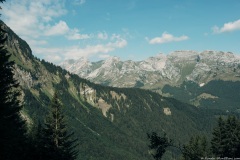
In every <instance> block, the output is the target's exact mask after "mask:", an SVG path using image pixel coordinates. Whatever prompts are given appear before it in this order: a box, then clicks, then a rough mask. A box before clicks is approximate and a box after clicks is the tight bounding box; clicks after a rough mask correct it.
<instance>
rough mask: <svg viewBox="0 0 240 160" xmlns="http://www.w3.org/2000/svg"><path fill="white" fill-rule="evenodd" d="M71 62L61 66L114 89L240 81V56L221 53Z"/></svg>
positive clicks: (187, 53) (172, 54)
mask: <svg viewBox="0 0 240 160" xmlns="http://www.w3.org/2000/svg"><path fill="white" fill-rule="evenodd" d="M68 62H69V61H64V62H62V63H61V64H60V66H61V67H63V68H65V69H66V70H68V71H70V72H71V73H74V74H77V75H79V76H80V77H83V78H86V79H88V80H90V81H92V82H95V83H99V84H103V85H109V86H114V87H136V86H137V84H139V83H140V84H141V87H143V88H156V87H160V88H163V86H164V85H165V84H170V85H180V84H181V83H182V82H184V81H194V82H196V83H198V84H199V85H200V84H203V83H204V84H206V83H208V82H209V81H211V80H217V79H220V80H233V81H240V78H239V77H240V56H238V55H235V54H233V53H231V52H222V51H210V50H206V51H203V52H196V51H189V50H187V51H175V52H172V53H171V54H169V55H165V54H158V55H156V56H154V57H149V58H147V59H146V60H142V61H132V60H127V61H121V60H120V58H118V57H110V58H108V59H106V60H102V61H98V62H90V61H88V60H87V59H86V58H84V61H83V60H82V58H80V59H79V60H71V63H68ZM106 82H108V83H107V84H106ZM123 82H125V83H124V84H123ZM155 86H156V87H155Z"/></svg>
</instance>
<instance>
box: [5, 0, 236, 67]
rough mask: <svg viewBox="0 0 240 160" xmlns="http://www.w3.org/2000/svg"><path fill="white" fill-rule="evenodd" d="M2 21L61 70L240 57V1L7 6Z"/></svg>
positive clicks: (49, 0) (72, 0) (39, 0)
mask: <svg viewBox="0 0 240 160" xmlns="http://www.w3.org/2000/svg"><path fill="white" fill-rule="evenodd" d="M1 6H2V11H1V13H2V15H1V19H2V20H3V21H4V22H5V23H6V24H7V25H8V26H9V27H10V28H11V29H12V30H13V31H14V32H15V33H16V34H18V35H19V36H20V37H21V38H22V39H24V40H26V41H27V43H28V44H29V45H30V47H31V49H32V52H33V55H34V56H36V57H38V58H40V59H45V60H47V61H49V62H53V63H55V64H59V63H61V62H62V61H64V60H66V59H79V58H80V57H87V58H88V59H89V60H90V61H98V60H101V59H106V58H108V57H110V56H117V57H120V58H121V60H129V59H131V60H135V61H139V60H143V59H146V58H148V57H151V56H155V55H157V54H159V53H164V54H169V53H171V52H174V51H176V50H194V51H198V52H202V51H205V50H215V51H224V52H233V53H235V54H240V0H6V2H5V3H4V4H1Z"/></svg>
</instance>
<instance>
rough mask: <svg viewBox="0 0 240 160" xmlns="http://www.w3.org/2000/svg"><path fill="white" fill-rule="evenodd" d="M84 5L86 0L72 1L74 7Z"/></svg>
mask: <svg viewBox="0 0 240 160" xmlns="http://www.w3.org/2000/svg"><path fill="white" fill-rule="evenodd" d="M84 3H86V0H74V2H73V4H74V5H83V4H84Z"/></svg>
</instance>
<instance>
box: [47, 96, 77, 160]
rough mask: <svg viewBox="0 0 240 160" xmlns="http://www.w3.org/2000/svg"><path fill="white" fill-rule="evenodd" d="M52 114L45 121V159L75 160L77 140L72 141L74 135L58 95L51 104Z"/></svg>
mask: <svg viewBox="0 0 240 160" xmlns="http://www.w3.org/2000/svg"><path fill="white" fill-rule="evenodd" d="M50 107H51V112H50V114H49V115H48V117H47V118H46V120H45V126H44V128H43V135H44V136H43V139H44V140H43V141H44V143H45V145H44V150H45V151H44V156H46V157H45V159H51V160H74V159H76V158H77V155H78V152H77V151H76V150H75V148H76V141H77V140H76V139H72V137H73V133H70V134H69V133H68V131H67V126H66V123H65V118H64V115H63V113H62V105H61V102H60V101H59V99H58V95H57V93H55V94H54V96H53V99H52V102H51V105H50Z"/></svg>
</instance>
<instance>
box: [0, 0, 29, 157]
mask: <svg viewBox="0 0 240 160" xmlns="http://www.w3.org/2000/svg"><path fill="white" fill-rule="evenodd" d="M0 2H3V0H1V1H0ZM4 27H5V25H3V23H1V26H0V77H1V78H0V159H4V160H15V159H18V160H21V159H24V158H23V157H24V155H25V154H26V150H25V147H26V137H25V134H26V127H25V121H23V119H22V118H21V116H20V111H21V109H22V106H21V103H20V101H19V99H18V97H19V96H20V91H19V90H18V87H19V84H18V83H17V81H16V80H15V79H14V77H13V76H14V73H13V66H14V62H13V61H9V58H10V56H11V54H9V53H8V51H7V50H6V48H5V45H4V43H5V41H6V39H7V32H6V30H5V29H4Z"/></svg>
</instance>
